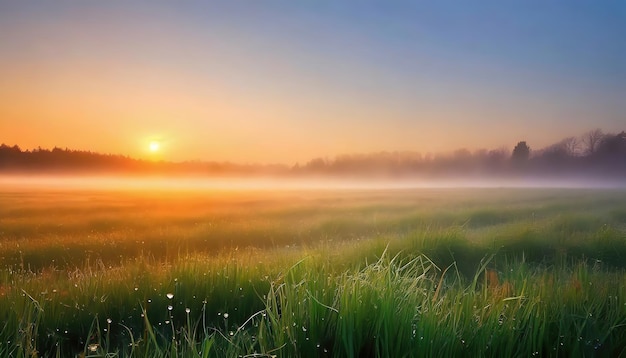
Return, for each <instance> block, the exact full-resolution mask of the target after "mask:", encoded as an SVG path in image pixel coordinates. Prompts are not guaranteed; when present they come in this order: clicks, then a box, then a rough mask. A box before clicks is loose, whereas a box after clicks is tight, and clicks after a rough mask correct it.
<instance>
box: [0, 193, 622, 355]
mask: <svg viewBox="0 0 626 358" xmlns="http://www.w3.org/2000/svg"><path fill="white" fill-rule="evenodd" d="M81 195H83V196H82V198H83V199H88V200H77V199H79V198H81ZM625 196H626V193H625V192H623V191H594V192H588V191H571V190H550V191H542V190H508V191H501V190H474V191H472V190H468V191H458V190H448V191H442V190H412V191H402V192H396V191H389V192H387V193H382V192H380V191H376V192H358V193H355V192H317V193H313V192H308V193H304V192H298V193H297V194H296V193H282V194H281V193H276V192H271V193H269V192H268V193H263V192H261V193H252V192H244V191H242V192H222V193H217V192H205V193H204V194H203V193H200V192H195V193H193V194H185V193H180V192H176V193H172V194H167V193H158V194H157V193H154V194H153V193H128V192H120V193H113V192H111V191H108V192H102V193H97V192H85V194H77V193H72V195H67V194H65V193H61V192H56V193H47V194H46V193H41V192H39V193H38V192H31V193H23V192H20V193H13V192H2V191H0V199H2V202H4V203H5V204H6V205H4V206H2V207H0V217H2V218H3V221H2V222H0V233H1V234H2V235H0V236H2V238H3V240H4V241H3V242H2V245H1V246H0V257H2V258H3V260H2V265H0V317H3V320H4V321H3V325H1V327H0V357H4V356H9V357H10V356H15V357H26V356H35V355H38V354H39V353H42V356H46V354H48V353H50V352H53V353H54V352H58V353H57V356H85V357H87V356H124V357H166V356H167V357H190V356H193V357H198V356H200V357H239V356H243V355H245V354H248V355H250V356H253V355H252V354H251V353H250V352H256V353H255V355H254V356H263V357H269V356H284V357H319V356H329V357H352V356H371V357H403V356H442V357H453V356H506V357H508V356H523V357H532V356H620V355H623V352H624V351H623V348H622V347H624V346H625V345H624V344H625V342H626V331H624V330H623V327H624V326H625V325H626V312H625V311H624V307H626V302H625V300H624V297H626V291H625V288H624V285H622V284H621V282H624V280H625V279H626V271H625V270H624V268H625V267H626V264H624V260H623V257H624V253H626V242H625V241H624V236H623V234H624V231H623V230H624V229H623V225H624V215H623V213H624V206H623V204H622V203H623V202H624V201H625ZM522 199H524V200H522ZM588 207H594V208H598V207H602V210H594V211H593V212H590V211H587V209H585V208H588ZM50 208H55V210H54V211H52V210H50ZM3 342H6V343H3Z"/></svg>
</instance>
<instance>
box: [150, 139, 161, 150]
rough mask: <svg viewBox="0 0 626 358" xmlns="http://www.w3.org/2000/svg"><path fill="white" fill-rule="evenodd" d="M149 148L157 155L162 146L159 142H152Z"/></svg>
mask: <svg viewBox="0 0 626 358" xmlns="http://www.w3.org/2000/svg"><path fill="white" fill-rule="evenodd" d="M148 148H149V149H150V151H151V152H152V153H156V152H158V151H159V149H160V148H161V144H159V142H157V141H152V142H150V145H149V146H148Z"/></svg>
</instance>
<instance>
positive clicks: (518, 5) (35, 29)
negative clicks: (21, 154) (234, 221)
mask: <svg viewBox="0 0 626 358" xmlns="http://www.w3.org/2000/svg"><path fill="white" fill-rule="evenodd" d="M625 38H626V2H624V1H609V0H607V1H578V0H570V1H564V0H563V1H556V0H555V1H543V0H542V1H538V0H526V1H506V2H503V1H471V2H470V1H446V0H442V1H398V2H386V1H367V0H364V1H351V0H346V1H332V0H319V1H288V0H286V1H272V0H268V1H63V0H61V1H36V2H35V1H33V2H28V1H6V0H0V142H4V143H6V144H9V145H13V144H17V145H19V146H20V147H21V148H22V149H32V148H36V147H39V146H40V147H42V148H52V147H55V146H57V147H61V148H71V149H80V150H92V151H97V152H102V153H113V154H124V155H129V156H132V157H138V158H148V159H159V160H161V159H163V160H172V161H185V160H217V161H233V162H237V163H285V164H294V163H296V162H300V163H305V162H306V161H308V160H310V159H312V158H315V157H329V158H332V157H334V156H336V155H340V154H352V153H368V152H379V151H416V152H421V153H440V152H449V151H453V150H456V149H459V148H467V149H470V150H476V149H480V148H488V149H491V148H501V147H504V148H508V149H512V148H513V146H514V145H515V144H516V143H517V142H518V141H520V140H525V141H527V142H528V144H529V145H530V147H531V149H539V148H541V147H543V146H547V145H549V144H552V143H554V142H556V141H558V140H560V139H562V138H564V137H568V136H576V135H580V134H582V133H583V132H586V131H588V130H591V129H594V128H602V129H603V130H604V131H605V132H619V131H622V130H626V41H624V39H625ZM151 142H158V143H159V149H158V151H156V152H150V151H149V148H150V143H151Z"/></svg>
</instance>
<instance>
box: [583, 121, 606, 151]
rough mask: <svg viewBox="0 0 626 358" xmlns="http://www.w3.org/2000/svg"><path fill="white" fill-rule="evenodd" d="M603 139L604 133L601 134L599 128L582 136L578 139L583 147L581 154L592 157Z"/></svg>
mask: <svg viewBox="0 0 626 358" xmlns="http://www.w3.org/2000/svg"><path fill="white" fill-rule="evenodd" d="M603 138H604V133H602V130H600V129H599V128H598V129H594V130H592V131H589V132H587V133H585V134H583V135H582V136H581V137H580V140H581V142H582V145H583V148H582V150H583V153H584V154H586V155H592V154H594V153H595V152H597V151H598V147H599V146H600V143H602V139H603Z"/></svg>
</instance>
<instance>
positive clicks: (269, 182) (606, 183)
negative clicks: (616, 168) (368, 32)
mask: <svg viewBox="0 0 626 358" xmlns="http://www.w3.org/2000/svg"><path fill="white" fill-rule="evenodd" d="M0 185H1V186H2V189H3V190H16V189H22V190H111V191H116V190H122V191H129V190H131V191H132V190H137V191H154V190H169V191H200V192H202V191H212V190H217V191H224V190H225V191H237V190H243V191H246V190H270V191H282V190H292V191H293V190H363V189H376V190H385V189H419V188H422V189H428V188H579V189H583V188H587V189H601V188H604V189H608V188H616V189H617V188H621V189H624V188H626V182H624V181H621V180H610V179H609V180H600V179H569V180H567V179H552V180H550V179H544V178H539V179H532V178H527V179H515V178H513V179H479V178H474V179H463V178H459V179H453V178H444V179H438V180H432V179H430V180H429V179H419V178H400V179H388V178H387V179H369V180H368V179H346V178H337V179H333V178H328V177H321V178H317V179H315V178H280V177H279V178H276V177H253V178H250V177H226V178H202V177H201V178H198V177H180V176H179V177H165V176H154V177H145V176H142V177H132V176H81V175H74V176H47V175H36V176H32V175H28V176H24V175H0Z"/></svg>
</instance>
